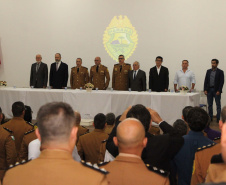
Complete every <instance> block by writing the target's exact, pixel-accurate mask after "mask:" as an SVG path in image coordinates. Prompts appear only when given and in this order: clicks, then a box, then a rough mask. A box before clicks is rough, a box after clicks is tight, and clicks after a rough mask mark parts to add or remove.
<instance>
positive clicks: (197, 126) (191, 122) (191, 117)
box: [187, 107, 209, 132]
mask: <svg viewBox="0 0 226 185" xmlns="http://www.w3.org/2000/svg"><path fill="white" fill-rule="evenodd" d="M187 116H188V117H187V120H188V121H187V123H188V126H189V127H190V129H191V130H192V131H195V132H200V131H202V130H204V128H205V127H206V125H207V123H208V119H209V116H208V114H207V112H206V111H205V110H203V109H202V108H200V107H194V108H192V109H191V110H190V111H189V112H188V115H187Z"/></svg>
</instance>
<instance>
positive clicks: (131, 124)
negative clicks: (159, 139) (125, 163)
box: [116, 118, 145, 152]
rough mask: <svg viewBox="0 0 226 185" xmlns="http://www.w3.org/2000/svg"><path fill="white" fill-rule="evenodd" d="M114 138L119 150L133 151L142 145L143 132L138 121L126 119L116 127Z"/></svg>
mask: <svg viewBox="0 0 226 185" xmlns="http://www.w3.org/2000/svg"><path fill="white" fill-rule="evenodd" d="M116 136H117V140H118V147H119V149H133V148H136V147H138V146H140V144H142V142H143V139H144V138H145V130H144V127H143V125H142V123H141V122H140V121H139V120H137V119H135V118H127V119H125V120H124V121H122V122H121V123H120V124H119V125H118V127H117V134H116ZM119 152H120V151H119Z"/></svg>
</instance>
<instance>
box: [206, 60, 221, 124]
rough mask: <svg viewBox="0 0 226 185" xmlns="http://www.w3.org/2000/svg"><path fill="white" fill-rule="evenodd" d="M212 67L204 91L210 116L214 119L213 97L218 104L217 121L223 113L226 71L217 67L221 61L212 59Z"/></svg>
mask: <svg viewBox="0 0 226 185" xmlns="http://www.w3.org/2000/svg"><path fill="white" fill-rule="evenodd" d="M211 63H212V69H209V70H207V72H206V77H205V82H204V93H205V95H207V101H208V109H209V116H210V118H211V120H212V119H213V98H215V102H216V105H217V122H219V120H220V113H221V93H222V88H223V85H224V72H223V71H222V70H220V69H218V68H217V66H218V64H219V61H218V60H217V59H212V61H211Z"/></svg>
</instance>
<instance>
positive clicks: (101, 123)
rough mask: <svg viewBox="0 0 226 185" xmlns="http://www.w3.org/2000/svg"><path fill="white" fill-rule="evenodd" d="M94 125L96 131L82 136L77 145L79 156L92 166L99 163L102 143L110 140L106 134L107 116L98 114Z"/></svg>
mask: <svg viewBox="0 0 226 185" xmlns="http://www.w3.org/2000/svg"><path fill="white" fill-rule="evenodd" d="M93 124H94V127H95V129H94V131H92V132H90V133H88V134H85V135H83V136H80V138H79V141H78V144H77V148H78V154H79V155H80V157H81V159H82V160H85V161H86V162H91V163H92V164H94V163H98V158H99V155H100V146H101V142H102V141H103V140H106V139H107V138H108V134H106V133H105V132H104V127H105V125H106V116H105V115H104V114H102V113H99V114H97V115H96V116H95V117H94V123H93Z"/></svg>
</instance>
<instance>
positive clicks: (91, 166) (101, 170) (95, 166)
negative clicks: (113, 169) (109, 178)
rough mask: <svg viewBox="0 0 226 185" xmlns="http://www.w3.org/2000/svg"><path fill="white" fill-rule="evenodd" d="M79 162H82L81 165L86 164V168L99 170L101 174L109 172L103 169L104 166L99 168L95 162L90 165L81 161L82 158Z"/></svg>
mask: <svg viewBox="0 0 226 185" xmlns="http://www.w3.org/2000/svg"><path fill="white" fill-rule="evenodd" d="M81 163H82V165H83V166H86V167H88V168H90V169H93V170H95V171H98V172H100V173H102V174H105V175H107V174H108V173H109V172H108V171H107V170H105V169H104V168H99V167H98V165H97V164H94V165H92V164H91V163H90V162H85V161H83V160H82V161H81Z"/></svg>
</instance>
